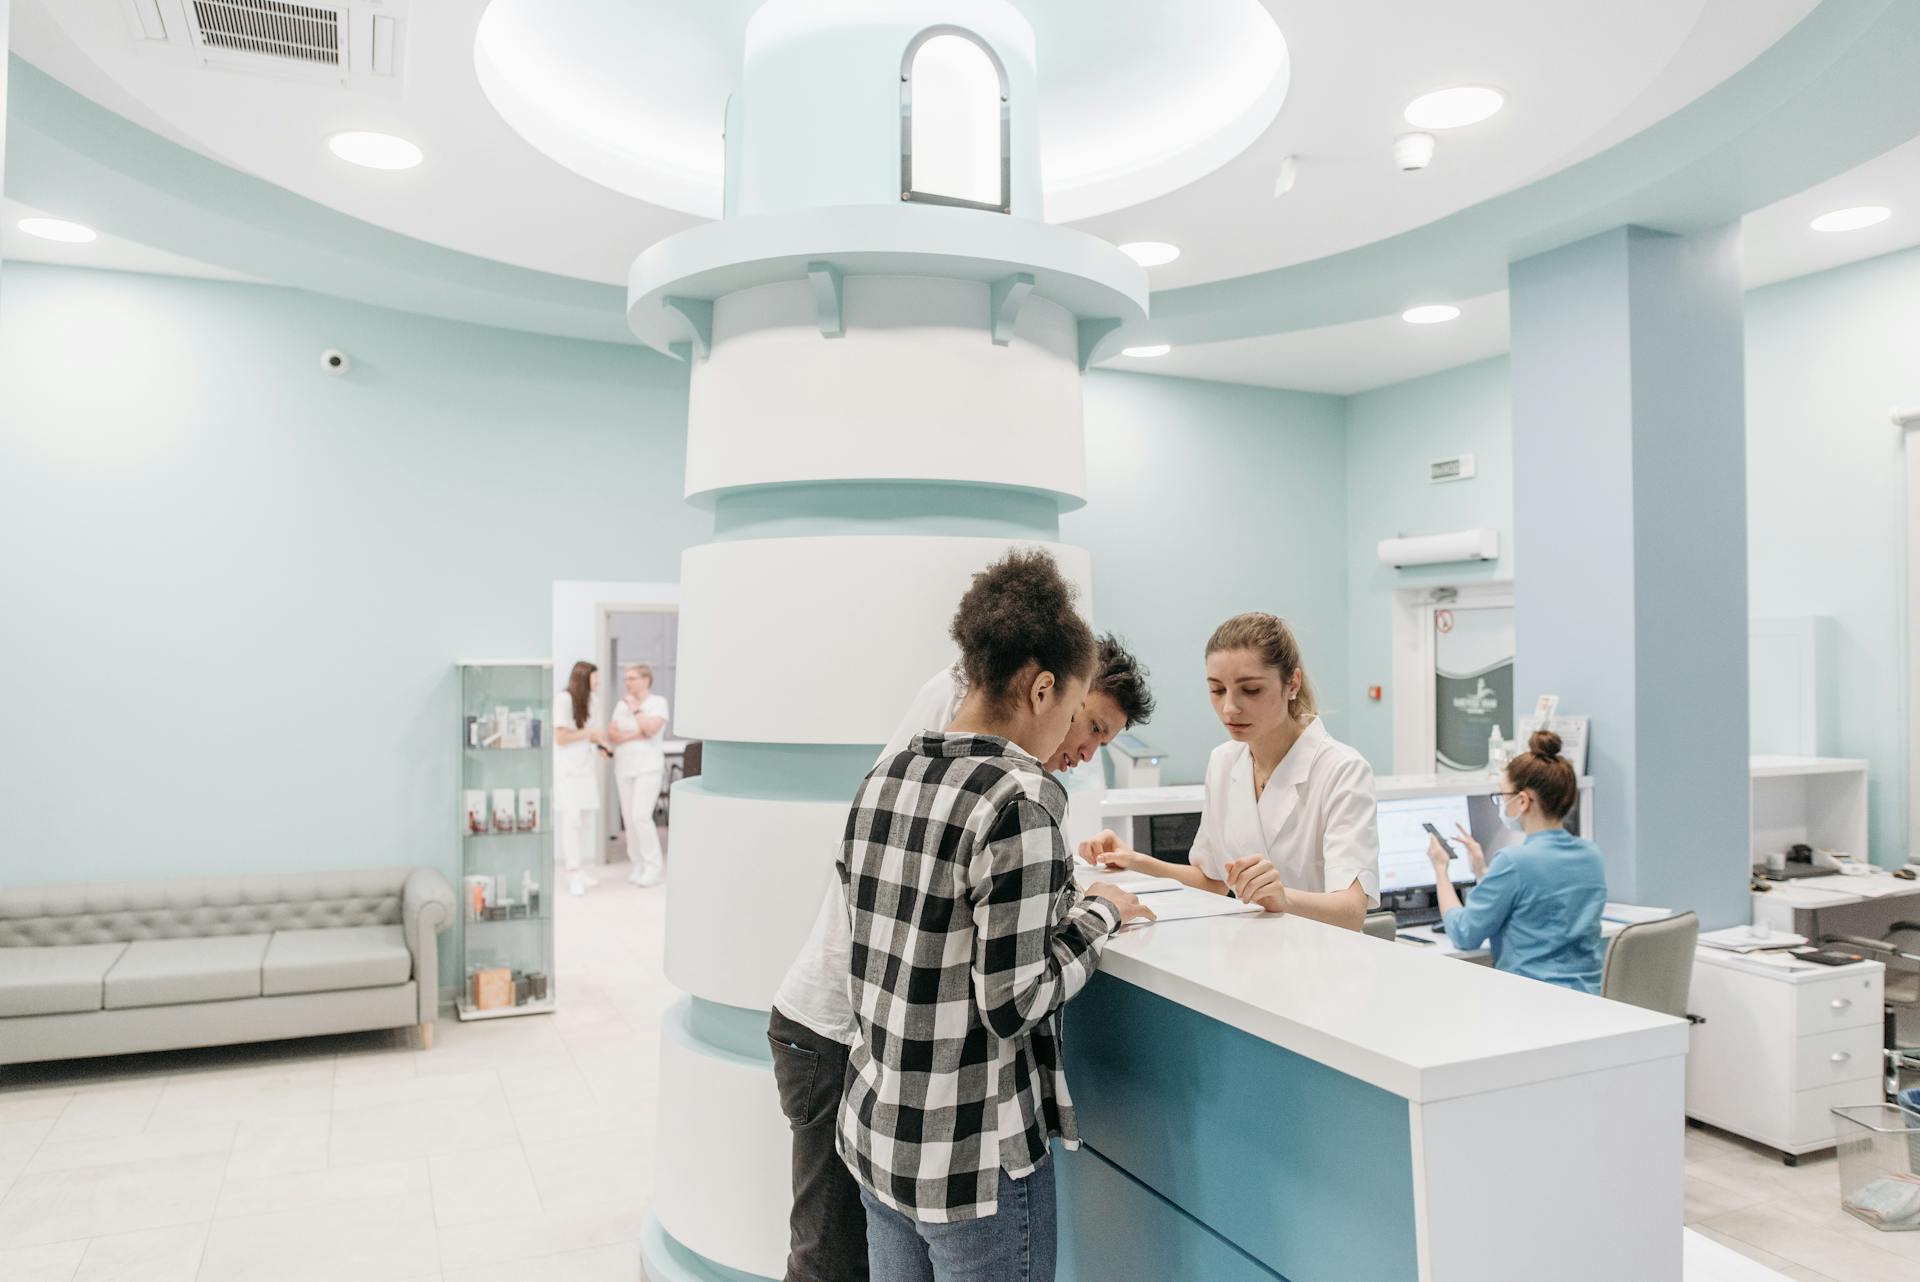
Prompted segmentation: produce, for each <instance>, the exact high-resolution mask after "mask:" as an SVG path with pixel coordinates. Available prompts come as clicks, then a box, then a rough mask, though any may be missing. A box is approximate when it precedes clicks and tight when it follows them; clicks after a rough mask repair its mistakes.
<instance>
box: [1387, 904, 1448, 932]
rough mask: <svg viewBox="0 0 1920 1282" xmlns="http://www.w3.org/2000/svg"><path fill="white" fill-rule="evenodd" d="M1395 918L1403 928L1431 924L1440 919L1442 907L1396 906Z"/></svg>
mask: <svg viewBox="0 0 1920 1282" xmlns="http://www.w3.org/2000/svg"><path fill="white" fill-rule="evenodd" d="M1393 920H1394V922H1395V923H1396V924H1397V925H1398V926H1399V927H1400V929H1402V930H1405V929H1407V928H1408V927H1409V926H1431V925H1433V923H1435V922H1437V921H1439V920H1440V909H1439V908H1438V907H1437V906H1435V907H1430V908H1396V909H1394V910H1393Z"/></svg>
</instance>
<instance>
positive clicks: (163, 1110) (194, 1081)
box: [147, 1060, 333, 1131]
mask: <svg viewBox="0 0 1920 1282" xmlns="http://www.w3.org/2000/svg"><path fill="white" fill-rule="evenodd" d="M332 1107H333V1062H332V1061H331V1060H328V1061H326V1062H324V1063H321V1064H308V1063H296V1064H287V1065H284V1066H279V1067H271V1068H265V1069H248V1070H244V1071H238V1072H231V1073H216V1074H211V1075H208V1076H204V1077H175V1078H172V1079H170V1080H169V1081H168V1082H167V1086H166V1089H165V1090H164V1091H163V1092H162V1093H161V1095H160V1099H159V1101H158V1102H157V1103H156V1104H155V1105H154V1109H153V1115H152V1116H151V1117H149V1118H148V1119H147V1129H148V1130H149V1131H161V1130H172V1129H181V1128H185V1127H191V1126H208V1125H214V1124H218V1123H221V1122H251V1121H257V1120H259V1119H261V1118H269V1117H300V1116H304V1115H308V1114H313V1113H324V1112H326V1111H327V1110H329V1109H330V1108H332Z"/></svg>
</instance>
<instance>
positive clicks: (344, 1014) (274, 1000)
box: [0, 868, 453, 1064]
mask: <svg viewBox="0 0 1920 1282" xmlns="http://www.w3.org/2000/svg"><path fill="white" fill-rule="evenodd" d="M452 921H453V888H452V887H451V886H450V885H448V884H447V879H446V878H445V877H444V876H442V875H441V874H440V873H439V872H437V871H435V870H434V869H431V868H383V869H373V870H367V871H358V870H356V871H342V872H323V873H310V874H275V875H263V876H251V877H209V878H202V879H195V880H181V881H131V882H105V883H94V884H87V885H71V886H33V887H22V888H19V889H14V890H5V891H0V1064H18V1063H26V1062H29V1061H33V1060H51V1059H74V1058H77V1057H80V1056H86V1055H119V1054H124V1053H127V1052H130V1051H154V1050H173V1049H176V1048H179V1047H183V1046H218V1045H224V1044H227V1043H231V1042H261V1041H273V1040H275V1039H278V1038H283V1037H308V1036H312V1035H314V1034H319V1033H347V1032H358V1031H361V1030H365V1029H374V1028H403V1027H407V1026H409V1025H418V1026H419V1028H420V1030H421V1038H422V1042H423V1044H424V1045H428V1046H431V1045H432V1043H433V1020H434V1016H435V1014H436V1013H437V1011H438V1008H439V1001H440V979H439V954H438V952H437V951H436V945H435V941H434V936H435V935H436V934H437V933H438V932H440V931H442V930H444V929H446V927H447V926H448V925H449V924H450V923H451V922H452Z"/></svg>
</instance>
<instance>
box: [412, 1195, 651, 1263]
mask: <svg viewBox="0 0 1920 1282" xmlns="http://www.w3.org/2000/svg"><path fill="white" fill-rule="evenodd" d="M645 1221H646V1212H645V1211H644V1210H643V1209H641V1208H639V1207H633V1208H631V1209H623V1210H619V1211H590V1210H563V1211H540V1212H536V1213H534V1214H531V1215H507V1216H503V1217H501V1218H500V1219H498V1220H496V1221H494V1222H493V1223H491V1224H487V1225H471V1224H469V1225H462V1226H460V1227H458V1228H450V1229H441V1230H440V1268H441V1271H442V1272H444V1273H449V1274H451V1273H454V1272H455V1271H457V1270H459V1269H463V1268H467V1269H471V1268H480V1267H483V1266H487V1265H494V1264H500V1263H504V1262H506V1261H509V1260H528V1259H539V1258H542V1257H545V1256H551V1255H559V1254H562V1253H565V1252H568V1251H583V1250H587V1249H589V1248H592V1247H600V1246H611V1245H614V1244H615V1243H619V1242H633V1241H638V1240H639V1238H640V1230H641V1227H642V1225H643V1224H644V1223H645Z"/></svg>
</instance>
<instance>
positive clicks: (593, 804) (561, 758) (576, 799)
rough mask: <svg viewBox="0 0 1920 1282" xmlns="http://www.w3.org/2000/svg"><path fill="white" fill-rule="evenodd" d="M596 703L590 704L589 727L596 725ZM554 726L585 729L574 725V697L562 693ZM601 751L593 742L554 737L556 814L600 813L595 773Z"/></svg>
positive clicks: (564, 692)
mask: <svg viewBox="0 0 1920 1282" xmlns="http://www.w3.org/2000/svg"><path fill="white" fill-rule="evenodd" d="M594 711H595V710H594V707H593V702H592V700H591V699H589V701H588V703H587V726H591V725H592V724H593V721H594ZM553 726H554V729H555V731H559V730H562V729H565V730H574V729H581V730H584V729H586V726H575V725H574V724H573V696H572V695H570V694H568V693H567V692H566V691H565V690H562V691H561V692H560V693H559V695H558V696H557V697H556V698H555V699H554V701H553ZM599 751H600V750H599V749H598V748H596V747H595V746H594V745H593V741H592V740H590V739H575V740H574V741H573V742H572V743H565V744H563V743H561V742H560V736H559V734H558V733H556V734H555V735H554V736H553V808H554V810H555V811H556V812H557V811H561V810H598V809H600V779H599V777H598V775H597V774H596V773H595V771H594V768H593V767H594V762H595V760H596V758H597V755H598V753H599Z"/></svg>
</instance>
